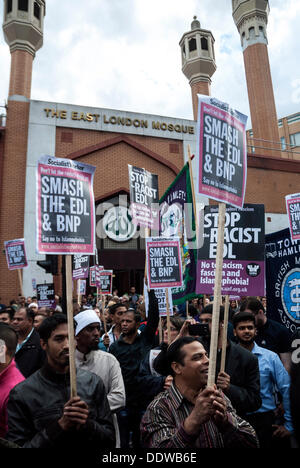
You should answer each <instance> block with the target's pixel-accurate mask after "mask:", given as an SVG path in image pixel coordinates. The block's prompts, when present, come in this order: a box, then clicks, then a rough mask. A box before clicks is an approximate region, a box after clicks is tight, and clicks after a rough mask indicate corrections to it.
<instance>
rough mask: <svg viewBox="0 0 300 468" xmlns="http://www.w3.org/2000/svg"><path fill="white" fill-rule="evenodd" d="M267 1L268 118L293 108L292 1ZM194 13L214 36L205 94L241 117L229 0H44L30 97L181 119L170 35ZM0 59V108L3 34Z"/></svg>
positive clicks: (296, 11) (183, 99) (299, 73)
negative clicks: (271, 96)
mask: <svg viewBox="0 0 300 468" xmlns="http://www.w3.org/2000/svg"><path fill="white" fill-rule="evenodd" d="M270 6H271V11H270V15H269V24H268V39H269V56H270V64H271V71H272V76H273V82H274V93H275V97H276V104H277V111H278V116H283V115H288V114H291V113H293V112H297V111H299V99H298V97H299V94H300V92H299V87H298V86H299V84H298V81H297V80H300V65H299V63H298V60H297V57H298V50H297V49H298V41H297V37H298V24H299V18H300V4H299V2H298V1H297V0H286V1H285V2H282V0H272V1H271V2H270ZM195 14H196V15H197V16H198V19H199V20H200V22H201V26H202V27H203V28H204V29H209V30H211V31H212V32H213V35H214V37H215V54H216V63H217V71H216V73H215V74H214V76H213V83H212V94H213V95H214V96H216V97H218V98H219V99H221V100H224V101H227V102H229V103H230V104H231V106H232V107H235V108H236V109H238V110H240V111H241V112H243V113H245V114H247V115H249V104H248V95H247V87H246V79H245V72H244V64H243V54H242V50H241V45H240V37H239V34H238V31H237V29H236V26H235V24H234V21H233V18H232V12H231V1H230V0H226V1H224V0H214V1H213V2H212V1H211V0H186V1H185V2H184V4H183V3H182V0H163V1H161V0H152V1H151V2H146V1H141V0H114V1H110V0H102V1H101V2H99V0H89V1H88V2H82V1H81V0H72V2H65V1H64V2H62V1H61V0H51V2H47V14H46V17H45V30H44V46H43V47H42V49H41V50H39V51H38V53H37V55H36V58H35V61H34V68H33V81H32V98H33V99H38V100H45V101H48V100H49V101H56V102H62V103H71V104H79V105H87V106H95V107H106V108H115V109H122V110H128V111H135V112H144V113H151V114H158V115H166V116H172V117H178V118H188V119H191V118H192V103H191V91H190V86H189V83H188V81H187V79H186V78H185V76H184V75H183V74H182V71H181V53H180V47H179V41H180V39H181V37H182V35H183V34H184V33H185V32H186V31H188V30H190V24H191V21H192V19H193V16H194V15H195ZM0 63H1V70H3V71H4V72H2V73H1V75H0V90H1V91H0V105H1V101H2V102H4V100H5V99H6V98H7V90H8V80H9V68H10V54H9V48H8V46H7V45H6V44H5V42H4V38H3V37H2V39H1V38H0ZM0 113H1V110H0ZM249 122H250V120H249Z"/></svg>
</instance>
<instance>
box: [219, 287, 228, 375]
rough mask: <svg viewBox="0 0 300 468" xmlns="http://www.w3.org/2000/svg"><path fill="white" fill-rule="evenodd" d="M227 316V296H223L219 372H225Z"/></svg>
mask: <svg viewBox="0 0 300 468" xmlns="http://www.w3.org/2000/svg"><path fill="white" fill-rule="evenodd" d="M228 316H229V296H228V294H227V295H226V296H225V308H224V326H223V335H222V355H221V367H220V372H224V371H225V360H226V350H227V330H228Z"/></svg>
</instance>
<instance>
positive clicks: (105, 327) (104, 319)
mask: <svg viewBox="0 0 300 468" xmlns="http://www.w3.org/2000/svg"><path fill="white" fill-rule="evenodd" d="M101 298H102V300H101V305H102V317H103V325H104V333H107V324H106V318H105V315H104V309H105V295H104V294H102V296H101Z"/></svg>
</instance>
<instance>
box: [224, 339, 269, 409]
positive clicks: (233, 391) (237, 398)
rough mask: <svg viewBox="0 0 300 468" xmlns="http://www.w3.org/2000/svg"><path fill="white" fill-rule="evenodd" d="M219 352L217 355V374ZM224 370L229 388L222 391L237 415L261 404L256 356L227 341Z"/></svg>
mask: <svg viewBox="0 0 300 468" xmlns="http://www.w3.org/2000/svg"><path fill="white" fill-rule="evenodd" d="M220 360H221V353H218V357H217V375H218V373H219V366H220ZM225 372H226V374H228V375H230V387H229V390H228V391H226V392H224V393H225V395H226V396H227V397H228V398H229V399H230V401H231V403H232V406H233V407H234V408H235V410H236V412H237V413H238V415H239V416H241V417H245V415H246V413H252V412H253V411H256V410H258V409H259V408H260V406H261V397H260V378H259V367H258V359H257V357H256V356H255V355H254V354H252V353H251V352H250V351H248V350H247V349H245V348H242V346H240V345H237V344H235V343H232V342H231V341H230V340H229V341H228V346H227V351H226V360H225Z"/></svg>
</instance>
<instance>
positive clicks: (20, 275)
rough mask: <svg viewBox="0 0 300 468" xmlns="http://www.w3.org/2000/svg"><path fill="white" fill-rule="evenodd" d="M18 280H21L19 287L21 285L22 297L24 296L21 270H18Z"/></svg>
mask: <svg viewBox="0 0 300 468" xmlns="http://www.w3.org/2000/svg"><path fill="white" fill-rule="evenodd" d="M18 278H19V285H20V293H21V296H24V293H23V281H22V273H21V268H18Z"/></svg>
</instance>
